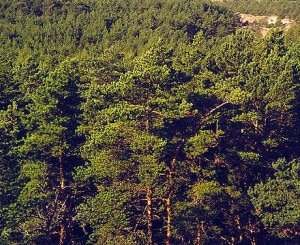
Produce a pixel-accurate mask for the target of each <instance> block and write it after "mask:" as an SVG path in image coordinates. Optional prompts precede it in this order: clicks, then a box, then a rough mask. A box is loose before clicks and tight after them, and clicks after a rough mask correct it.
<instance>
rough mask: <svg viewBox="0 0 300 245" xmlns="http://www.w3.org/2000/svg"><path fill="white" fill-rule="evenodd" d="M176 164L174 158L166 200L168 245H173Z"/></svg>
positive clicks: (170, 168) (170, 167) (170, 169)
mask: <svg viewBox="0 0 300 245" xmlns="http://www.w3.org/2000/svg"><path fill="white" fill-rule="evenodd" d="M175 164H176V158H173V160H172V162H171V165H170V166H169V174H168V179H169V193H168V197H167V198H166V211H167V240H166V245H171V240H172V198H173V194H174V180H173V178H174V169H175Z"/></svg>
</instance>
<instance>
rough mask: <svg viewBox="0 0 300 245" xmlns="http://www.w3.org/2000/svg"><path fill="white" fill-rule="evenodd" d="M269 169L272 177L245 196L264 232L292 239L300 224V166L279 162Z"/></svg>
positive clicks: (294, 162) (295, 162)
mask: <svg viewBox="0 0 300 245" xmlns="http://www.w3.org/2000/svg"><path fill="white" fill-rule="evenodd" d="M273 168H274V171H275V173H274V177H273V178H268V180H267V181H265V182H264V183H258V184H256V185H255V186H254V187H253V188H251V189H250V190H249V195H250V196H251V201H252V202H253V205H254V206H255V208H256V212H257V215H259V216H261V217H262V221H263V223H264V225H265V226H266V229H268V230H270V231H271V232H272V233H273V234H274V235H278V236H280V237H294V236H297V226H299V222H300V212H299V205H300V203H299V193H300V182H299V173H300V172H299V171H300V163H299V161H298V160H293V161H290V162H288V161H286V160H285V159H279V160H278V161H277V162H275V163H274V164H273Z"/></svg>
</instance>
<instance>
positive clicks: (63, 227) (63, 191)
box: [59, 154, 67, 245]
mask: <svg viewBox="0 0 300 245" xmlns="http://www.w3.org/2000/svg"><path fill="white" fill-rule="evenodd" d="M59 177H60V189H61V196H62V197H63V198H62V199H63V202H62V207H61V213H62V219H61V224H60V232H59V245H64V244H65V243H66V237H67V224H66V211H67V200H66V179H65V172H64V166H63V157H62V154H61V155H60V157H59Z"/></svg>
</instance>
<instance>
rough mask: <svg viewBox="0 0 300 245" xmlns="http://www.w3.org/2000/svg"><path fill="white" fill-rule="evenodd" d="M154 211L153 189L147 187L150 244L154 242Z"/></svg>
mask: <svg viewBox="0 0 300 245" xmlns="http://www.w3.org/2000/svg"><path fill="white" fill-rule="evenodd" d="M152 221H153V212H152V190H151V188H150V186H148V187H147V226H148V227H147V228H148V244H149V245H152V244H153V223H152Z"/></svg>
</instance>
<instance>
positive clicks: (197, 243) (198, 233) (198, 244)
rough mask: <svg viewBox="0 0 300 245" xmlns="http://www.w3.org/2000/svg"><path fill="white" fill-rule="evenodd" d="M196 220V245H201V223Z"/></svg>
mask: <svg viewBox="0 0 300 245" xmlns="http://www.w3.org/2000/svg"><path fill="white" fill-rule="evenodd" d="M196 220H197V227H196V229H197V234H196V235H197V236H196V245H201V240H202V233H201V223H200V220H199V219H198V218H197V219H196Z"/></svg>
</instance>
